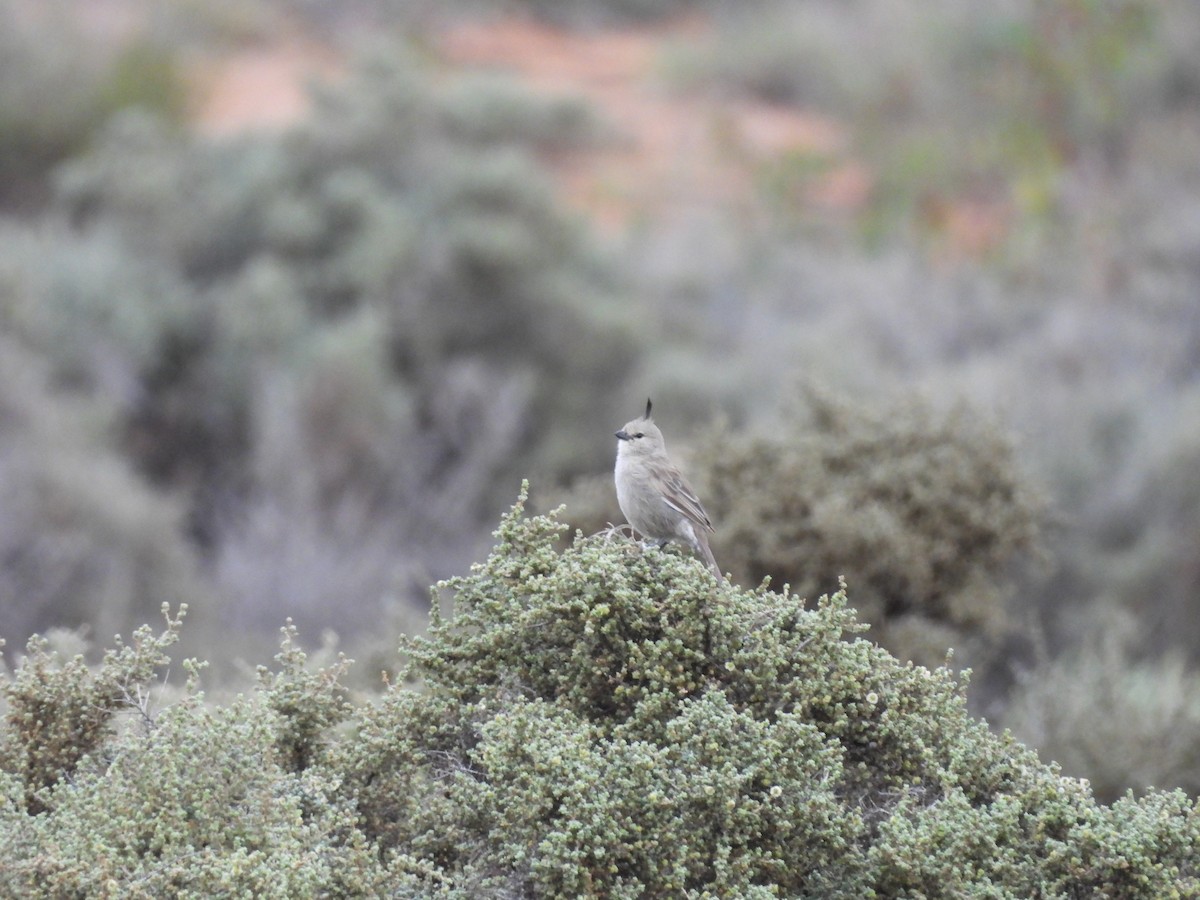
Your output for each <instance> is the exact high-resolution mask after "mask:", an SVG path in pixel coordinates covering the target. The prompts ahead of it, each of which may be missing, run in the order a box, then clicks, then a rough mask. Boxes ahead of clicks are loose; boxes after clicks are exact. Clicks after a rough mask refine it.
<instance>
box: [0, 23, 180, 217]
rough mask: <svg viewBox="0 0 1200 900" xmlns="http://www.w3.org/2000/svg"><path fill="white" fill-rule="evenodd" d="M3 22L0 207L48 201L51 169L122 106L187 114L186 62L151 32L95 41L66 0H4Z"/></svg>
mask: <svg viewBox="0 0 1200 900" xmlns="http://www.w3.org/2000/svg"><path fill="white" fill-rule="evenodd" d="M0 21H3V22H4V27H3V28H0V173H3V176H4V177H3V178H0V205H12V206H17V207H24V208H29V207H32V206H35V205H37V204H38V203H39V202H40V201H41V200H43V199H45V197H46V184H45V182H46V179H47V177H48V176H49V174H50V172H51V171H52V170H53V169H54V167H55V166H57V165H58V164H59V163H61V162H62V161H63V160H65V159H68V158H69V157H71V156H73V155H74V154H76V153H79V152H80V151H82V150H84V149H85V148H86V147H87V145H88V143H89V141H90V140H91V138H92V136H93V134H94V133H95V131H96V130H97V129H98V128H100V127H101V126H102V125H103V124H104V122H105V121H107V119H108V118H109V117H110V116H111V115H112V114H113V113H115V112H116V111H117V110H120V109H125V108H128V107H133V106H137V107H142V108H144V109H150V110H153V111H155V112H156V113H157V114H158V115H161V116H163V117H164V118H165V119H167V120H169V121H175V122H177V121H179V120H180V119H181V117H182V115H183V113H184V106H185V97H186V94H185V86H184V81H183V76H182V74H181V71H180V67H179V65H178V63H177V61H176V60H175V58H174V56H173V54H172V53H171V52H170V50H169V49H168V48H167V47H165V46H163V45H161V44H160V43H158V42H156V41H155V40H153V39H152V38H149V37H141V36H134V37H130V38H129V39H127V40H122V41H107V40H97V39H96V36H95V35H93V34H89V33H88V32H87V30H86V28H85V26H83V25H81V24H80V23H79V21H78V17H77V15H76V14H75V11H74V10H73V9H72V8H69V7H68V6H66V5H64V4H62V3H57V4H56V3H53V2H52V3H48V4H46V5H44V6H41V7H40V8H37V9H31V8H30V5H29V4H22V3H18V2H16V0H4V2H3V3H0Z"/></svg>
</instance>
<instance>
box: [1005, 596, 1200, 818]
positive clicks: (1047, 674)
mask: <svg viewBox="0 0 1200 900" xmlns="http://www.w3.org/2000/svg"><path fill="white" fill-rule="evenodd" d="M1076 621H1077V623H1078V627H1079V630H1080V640H1079V644H1078V646H1076V647H1073V648H1072V649H1071V650H1070V651H1068V652H1067V653H1065V654H1063V655H1062V656H1060V657H1058V658H1057V659H1054V660H1053V661H1046V663H1045V664H1044V665H1041V666H1039V667H1037V668H1036V669H1033V670H1031V671H1029V672H1027V673H1026V675H1025V677H1024V679H1023V683H1022V684H1021V685H1020V687H1019V688H1018V689H1017V690H1016V691H1014V693H1013V696H1012V698H1011V700H1010V703H1009V706H1008V708H1007V709H1006V711H1005V713H1004V724H1005V725H1007V726H1008V727H1009V728H1011V729H1012V730H1013V732H1014V733H1015V734H1017V735H1018V736H1019V737H1020V738H1021V739H1022V740H1023V741H1025V742H1026V743H1028V744H1029V745H1030V746H1033V747H1036V748H1037V749H1038V752H1039V753H1041V754H1043V755H1045V756H1047V757H1050V758H1053V759H1055V760H1057V761H1058V762H1059V763H1060V764H1061V765H1062V767H1063V769H1064V771H1067V772H1070V773H1071V774H1073V775H1080V776H1085V777H1087V779H1088V780H1089V781H1090V783H1091V785H1092V788H1093V790H1094V791H1095V793H1096V796H1097V797H1098V798H1100V799H1101V800H1103V801H1105V802H1112V801H1114V800H1116V799H1117V798H1118V797H1119V796H1121V794H1123V793H1124V792H1125V791H1126V790H1129V789H1133V790H1134V791H1136V792H1137V793H1139V794H1141V793H1145V792H1147V791H1149V790H1151V789H1152V788H1153V787H1155V786H1159V787H1179V788H1182V789H1183V790H1185V791H1187V792H1188V794H1190V795H1191V796H1193V797H1195V796H1196V795H1197V794H1200V674H1198V673H1197V672H1196V670H1195V668H1194V667H1193V666H1191V665H1190V664H1189V663H1188V661H1187V660H1186V658H1185V657H1184V654H1183V653H1182V652H1180V651H1178V650H1172V651H1168V652H1167V653H1165V654H1161V655H1159V654H1154V653H1147V651H1146V648H1145V647H1144V646H1142V645H1143V644H1144V643H1145V630H1144V629H1143V628H1142V627H1141V626H1140V623H1139V622H1138V621H1137V620H1136V619H1135V618H1134V617H1133V616H1132V615H1131V614H1130V613H1129V612H1127V611H1126V610H1124V609H1122V608H1120V607H1116V606H1114V605H1112V604H1111V603H1110V602H1103V601H1101V602H1097V603H1095V604H1093V605H1092V607H1091V608H1090V609H1089V610H1088V611H1087V612H1081V613H1079V614H1078V615H1077V617H1076Z"/></svg>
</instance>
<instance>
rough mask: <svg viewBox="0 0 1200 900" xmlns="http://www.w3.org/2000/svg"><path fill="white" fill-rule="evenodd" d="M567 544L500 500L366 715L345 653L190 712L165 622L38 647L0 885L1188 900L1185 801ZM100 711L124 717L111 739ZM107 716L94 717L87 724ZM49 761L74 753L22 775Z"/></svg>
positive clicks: (686, 567)
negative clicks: (74, 655)
mask: <svg viewBox="0 0 1200 900" xmlns="http://www.w3.org/2000/svg"><path fill="white" fill-rule="evenodd" d="M562 531H563V526H561V525H560V524H558V523H557V521H555V519H554V518H553V517H544V516H543V517H534V518H528V519H527V518H523V515H522V507H521V504H520V503H519V504H518V506H517V507H516V508H514V510H513V511H512V512H511V513H510V514H509V515H507V516H506V517H505V518H504V520H503V521H502V523H501V525H500V528H499V530H498V532H497V537H498V539H499V540H498V543H497V545H496V547H495V549H494V550H493V552H492V554H491V555H490V556H489V558H488V559H487V561H486V562H484V563H482V564H480V565H478V566H476V567H475V568H474V569H473V571H472V572H471V574H470V575H467V576H465V577H461V578H457V579H454V580H452V581H450V582H447V583H444V584H442V585H441V586H440V587H439V591H441V592H446V593H450V594H452V595H453V598H454V602H455V605H456V612H455V614H454V616H453V617H452V618H440V617H439V618H437V619H436V620H435V622H434V623H433V624H432V626H431V629H430V631H429V635H428V637H426V638H423V639H413V640H410V641H407V642H406V646H405V651H406V653H407V656H408V661H409V666H408V669H407V671H406V673H405V676H406V677H405V678H404V679H401V680H398V681H396V682H394V683H392V684H390V685H389V686H388V687H387V689H386V690H385V693H384V695H383V696H382V697H380V698H378V700H377V701H375V702H370V703H366V704H360V705H358V706H355V705H352V704H351V703H349V702H348V699H349V698H348V697H347V694H346V692H345V690H344V688H342V687H341V685H340V679H341V677H342V675H343V674H344V672H345V667H346V665H347V663H346V662H345V661H344V660H339V661H336V662H334V663H332V664H331V665H328V666H323V667H322V666H316V667H314V666H313V664H312V662H311V661H309V660H308V659H307V658H306V656H305V654H304V653H303V652H302V651H300V650H299V648H298V646H297V645H296V643H295V632H294V630H292V629H286V630H285V634H284V642H283V648H282V649H281V652H280V654H279V656H278V657H277V667H276V670H275V671H274V672H272V671H268V670H265V669H264V670H262V671H261V672H260V678H259V684H258V688H257V690H255V691H253V692H252V693H250V694H247V695H240V696H238V697H236V698H234V699H233V700H232V701H231V702H229V703H227V704H225V705H220V704H217V703H215V702H213V701H210V700H207V699H206V698H205V697H204V696H203V695H202V694H200V693H199V692H198V683H197V679H198V670H197V668H196V666H195V664H194V663H190V664H188V665H187V666H186V668H188V669H189V670H190V671H191V673H192V678H191V680H190V682H189V686H188V687H187V689H186V690H185V692H184V693H183V695H182V696H181V697H180V698H179V699H178V700H177V701H176V702H174V703H172V704H171V705H169V706H168V707H166V708H164V709H162V710H161V711H159V710H157V709H156V708H155V702H154V697H155V696H156V693H157V692H152V691H149V680H150V679H151V677H152V676H153V674H154V672H155V671H156V670H157V668H158V667H160V666H161V665H162V663H163V661H164V658H163V650H164V649H165V647H166V646H167V645H168V644H169V643H170V642H171V640H173V633H174V629H175V628H176V627H177V625H178V622H177V621H176V620H172V621H171V623H170V624H169V626H168V630H167V632H166V633H165V634H164V635H162V636H160V637H154V636H153V635H151V634H150V633H149V632H148V631H143V632H140V633H139V636H138V638H137V640H136V641H135V643H134V644H133V645H132V646H131V647H130V648H123V649H121V650H119V651H117V652H116V653H113V654H110V655H109V656H108V658H107V659H106V661H105V662H104V664H103V665H102V666H101V667H100V668H99V669H97V670H95V671H94V672H93V671H92V670H89V669H88V668H87V667H86V666H84V665H83V664H82V663H81V662H80V661H78V660H76V661H74V662H66V663H64V662H63V661H61V660H54V659H52V658H50V657H49V656H47V655H46V654H45V653H43V652H42V651H41V649H40V646H41V645H39V644H34V645H33V647H32V651H31V654H32V655H31V656H30V657H29V659H27V660H26V661H25V662H24V663H23V664H22V665H21V666H20V667H19V668H18V669H17V670H16V672H15V673H14V674H13V676H12V677H11V678H10V679H9V680H8V690H7V696H8V697H9V701H10V703H11V706H10V713H9V716H8V718H7V719H6V721H5V724H4V725H3V726H2V727H3V732H2V736H3V744H2V746H3V747H4V750H5V752H4V753H3V754H0V849H2V850H3V852H4V858H5V860H6V865H5V866H4V867H2V868H0V885H2V886H3V890H4V891H5V892H6V893H9V894H12V895H14V896H30V897H37V896H64V895H101V896H116V895H120V896H134V897H141V896H145V897H150V896H162V895H163V894H181V895H185V896H197V895H204V896H212V895H214V894H235V895H253V896H264V897H288V896H311V895H317V896H324V895H334V896H446V897H478V896H500V895H502V896H511V897H532V896H539V897H546V896H564V897H566V896H570V897H577V896H626V897H632V896H685V897H700V896H704V895H708V896H712V895H722V896H740V897H760V896H761V897H767V896H779V895H788V896H822V897H835V898H837V897H845V898H851V897H856V898H857V897H869V896H909V895H918V894H919V895H925V896H929V895H943V896H944V895H956V896H1022V897H1028V896H1047V897H1080V896H1089V897H1091V896H1097V897H1103V896H1109V897H1122V898H1128V897H1147V898H1149V897H1158V896H1171V895H1181V896H1182V895H1189V894H1191V893H1194V892H1195V891H1196V890H1198V889H1200V881H1198V873H1197V867H1196V859H1197V858H1198V857H1197V850H1198V849H1200V825H1198V824H1197V823H1198V817H1197V816H1196V811H1195V809H1194V807H1193V805H1192V803H1191V802H1190V801H1189V800H1188V799H1187V798H1186V797H1185V796H1184V795H1183V794H1182V793H1180V792H1175V793H1162V792H1154V791H1152V792H1150V793H1148V794H1147V796H1145V797H1143V798H1141V799H1134V798H1133V797H1131V796H1130V797H1125V798H1122V799H1121V800H1119V801H1118V802H1117V803H1115V804H1113V806H1111V807H1103V806H1099V805H1097V804H1096V802H1095V800H1094V799H1093V798H1092V796H1091V793H1090V791H1089V790H1088V788H1087V786H1086V784H1084V783H1081V782H1079V781H1076V780H1073V779H1068V778H1063V777H1061V776H1060V775H1059V774H1058V772H1057V769H1056V768H1055V767H1054V766H1047V765H1044V764H1042V763H1040V762H1039V761H1038V760H1037V759H1036V757H1035V756H1034V755H1033V754H1032V753H1031V752H1030V751H1029V750H1027V749H1025V748H1024V747H1022V746H1020V745H1019V744H1017V743H1016V742H1015V741H1013V740H1012V739H1011V738H1010V737H1008V736H1006V735H1005V736H997V735H993V734H991V733H989V732H988V730H987V728H986V727H985V725H984V724H983V723H982V722H979V721H975V720H973V719H971V718H970V717H969V716H968V715H967V713H966V708H965V700H964V696H963V693H964V686H965V685H964V682H963V681H961V680H959V679H956V678H955V677H954V676H953V675H952V674H950V673H949V672H947V671H946V670H937V671H929V670H926V669H924V668H921V667H919V666H914V665H912V664H901V663H899V662H897V661H896V660H895V659H893V658H892V657H891V656H889V655H888V654H887V653H886V652H884V651H883V650H881V649H880V648H878V647H876V646H873V645H871V644H869V643H868V642H866V641H864V640H862V639H860V638H857V637H855V636H854V634H855V632H857V631H859V630H860V626H859V625H858V624H857V623H856V621H855V617H854V614H853V611H852V610H850V609H849V608H848V607H847V606H846V597H845V594H844V592H839V593H837V594H835V595H834V596H832V597H824V598H822V599H821V600H820V601H818V602H817V603H816V604H815V606H811V607H810V606H809V605H808V604H807V603H806V602H805V601H804V600H802V599H800V598H798V597H796V596H795V595H794V594H791V593H790V592H787V591H784V592H781V593H774V592H771V591H768V590H766V589H765V588H759V589H755V590H749V591H747V590H742V589H739V588H736V587H733V586H730V585H727V584H721V583H718V582H716V581H715V580H714V579H713V578H712V576H711V575H710V574H709V573H708V571H707V570H706V569H705V568H704V567H703V565H702V564H700V563H699V562H697V561H696V560H694V559H691V558H690V557H687V556H684V555H682V554H678V553H675V552H671V551H667V552H663V551H658V550H656V549H649V550H643V549H642V548H641V547H640V546H639V545H637V544H634V543H633V542H631V541H628V540H626V539H624V538H620V537H613V538H609V537H606V536H595V537H590V538H584V537H582V536H579V537H577V538H576V540H575V541H574V542H573V544H572V545H571V546H570V547H568V548H566V549H561V548H560V547H559V545H558V540H559V538H560V536H561V532H562ZM408 679H416V680H417V683H415V684H414V683H410V682H409V681H408ZM113 685H118V686H120V690H117V691H114V690H113V689H112V686H113ZM81 698H91V700H90V701H86V700H85V702H77V701H78V700H79V699H81ZM129 698H137V699H136V702H134V703H132V704H129ZM122 703H124V704H126V705H128V706H129V709H130V712H131V713H132V717H133V718H132V720H131V721H129V722H128V723H127V724H126V727H124V728H121V729H115V728H111V727H109V725H110V724H111V723H112V721H113V720H112V718H111V715H110V714H111V712H112V711H113V710H114V709H115V708H116V707H119V706H120V705H121V704H122ZM97 708H98V709H99V710H101V711H102V712H103V713H104V714H105V715H109V718H107V719H106V720H105V721H104V722H100V723H99V724H98V726H97V725H96V723H95V722H94V719H93V718H92V713H93V712H94V711H95V710H96V709H97ZM39 710H40V711H39ZM55 722H58V723H63V725H64V727H62V728H59V727H52V728H47V727H44V726H45V723H55ZM94 726H96V727H94ZM43 745H45V746H47V747H58V748H60V749H66V748H70V752H61V753H56V754H53V755H48V754H43V755H41V756H36V751H37V750H38V749H39V748H42V747H43ZM30 758H38V759H41V760H42V761H43V763H44V765H41V766H40V767H38V768H35V769H33V770H30V769H29V768H28V767H27V766H26V764H25V760H27V759H30ZM30 772H32V773H34V774H36V776H37V777H36V778H34V779H33V780H32V781H29V780H27V777H26V776H27V774H29V773H30ZM47 776H48V777H47ZM27 784H32V785H33V786H34V789H33V796H34V797H35V798H36V800H37V803H38V805H37V806H35V807H33V808H29V807H27V806H26V803H25V792H26V785H27Z"/></svg>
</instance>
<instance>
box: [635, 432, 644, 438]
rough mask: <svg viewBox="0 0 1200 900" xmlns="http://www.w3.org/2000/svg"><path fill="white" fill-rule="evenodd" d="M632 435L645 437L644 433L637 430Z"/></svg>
mask: <svg viewBox="0 0 1200 900" xmlns="http://www.w3.org/2000/svg"><path fill="white" fill-rule="evenodd" d="M634 437H645V435H644V434H642V433H641V432H640V431H639V432H638V433H637V434H635V435H634Z"/></svg>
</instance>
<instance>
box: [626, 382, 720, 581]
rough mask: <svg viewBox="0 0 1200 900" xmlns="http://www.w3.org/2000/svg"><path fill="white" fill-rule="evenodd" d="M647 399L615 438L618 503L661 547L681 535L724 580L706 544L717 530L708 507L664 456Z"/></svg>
mask: <svg viewBox="0 0 1200 900" xmlns="http://www.w3.org/2000/svg"><path fill="white" fill-rule="evenodd" d="M650 409H651V402H650V399H649V398H647V400H646V412H645V414H644V415H643V416H642V417H641V418H640V419H634V420H633V421H631V422H627V423H626V424H625V426H624V427H623V428H621V430H620V431H617V432H615V434H614V436H615V437H616V438H617V468H616V473H615V477H616V483H617V503H618V504H619V505H620V507H621V512H622V513H623V514H624V515H625V519H626V520H627V521H628V522H629V524H630V525H632V526H633V529H634V530H635V531H637V532H638V533H639V534H641V535H642V536H643V537H645V538H648V539H650V540H651V541H657V542H658V546H659V548H660V549H661V548H662V547H665V546H666V545H667V544H668V543H670V542H671V541H673V540H678V541H681V542H682V543H684V544H686V545H687V546H688V547H689V548H691V550H692V552H694V553H698V554H699V555H700V556H701V557H703V559H704V562H705V563H706V564H707V565H708V567H709V569H711V570H712V572H713V574H714V575H716V577H717V579H718V580H722V581H723V580H724V577H723V576H722V574H721V569H720V567H718V566H717V561H716V559H715V558H714V557H713V553H712V550H711V549H710V548H709V546H708V535H710V534H713V533H715V529H714V528H713V525H712V522H711V521H709V518H708V513H706V512H705V511H704V507H703V506H702V505H701V504H700V499H699V498H698V497H697V496H696V492H695V491H694V490H692V486H691V485H690V484H688V481H687V479H686V478H684V476H683V473H682V472H680V471H679V468H678V467H677V466H676V465H675V464H674V463H672V462H671V459H670V457H668V456H667V445H666V442H665V441H664V440H663V435H662V432H661V431H660V430H659V428H658V426H657V425H655V424H654V421H653V420H652V419H651V418H650Z"/></svg>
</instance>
